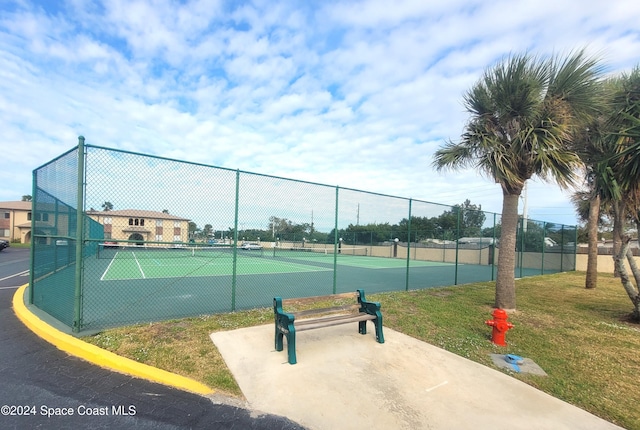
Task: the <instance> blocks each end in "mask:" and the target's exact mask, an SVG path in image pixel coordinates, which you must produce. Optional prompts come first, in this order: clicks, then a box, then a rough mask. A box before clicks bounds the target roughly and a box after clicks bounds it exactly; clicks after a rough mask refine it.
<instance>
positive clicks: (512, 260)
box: [495, 191, 520, 311]
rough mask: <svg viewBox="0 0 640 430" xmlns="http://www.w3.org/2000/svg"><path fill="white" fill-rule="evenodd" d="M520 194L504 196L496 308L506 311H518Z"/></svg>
mask: <svg viewBox="0 0 640 430" xmlns="http://www.w3.org/2000/svg"><path fill="white" fill-rule="evenodd" d="M519 197H520V194H507V192H506V191H503V194H502V219H501V223H502V231H501V234H500V253H499V254H498V275H497V278H496V302H495V307H496V308H501V309H504V310H506V311H514V310H515V309H516V286H515V278H514V276H515V268H516V232H517V228H518V199H519Z"/></svg>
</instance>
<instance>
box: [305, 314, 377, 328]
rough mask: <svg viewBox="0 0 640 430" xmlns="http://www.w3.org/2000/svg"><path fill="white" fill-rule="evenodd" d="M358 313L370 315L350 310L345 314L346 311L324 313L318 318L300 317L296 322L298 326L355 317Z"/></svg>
mask: <svg viewBox="0 0 640 430" xmlns="http://www.w3.org/2000/svg"><path fill="white" fill-rule="evenodd" d="M358 315H368V314H366V313H365V312H355V313H354V312H350V313H348V314H345V313H344V312H343V313H341V314H338V315H336V314H330V315H324V316H321V317H317V318H307V319H299V320H295V322H294V324H295V326H296V327H299V326H302V325H305V324H311V323H312V322H314V321H332V320H347V319H349V318H351V317H355V316H358Z"/></svg>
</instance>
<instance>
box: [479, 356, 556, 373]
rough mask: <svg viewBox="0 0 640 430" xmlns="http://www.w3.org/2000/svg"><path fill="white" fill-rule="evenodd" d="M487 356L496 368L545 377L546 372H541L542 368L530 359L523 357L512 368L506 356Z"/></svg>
mask: <svg viewBox="0 0 640 430" xmlns="http://www.w3.org/2000/svg"><path fill="white" fill-rule="evenodd" d="M489 356H490V357H491V360H492V361H493V364H495V365H496V367H500V368H502V369H506V370H507V371H509V372H516V373H531V374H532V375H538V376H547V372H545V371H544V370H542V368H541V367H540V366H538V364H537V363H536V362H535V361H533V360H532V359H530V358H526V357H523V358H522V361H521V362H519V363H514V364H515V366H514V364H512V363H510V362H509V361H507V359H506V357H507V356H506V355H504V354H489Z"/></svg>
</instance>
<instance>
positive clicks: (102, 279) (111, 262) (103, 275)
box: [100, 251, 120, 281]
mask: <svg viewBox="0 0 640 430" xmlns="http://www.w3.org/2000/svg"><path fill="white" fill-rule="evenodd" d="M119 252H120V251H116V255H114V256H113V258H112V259H111V261H110V262H109V265H108V266H107V269H106V270H105V271H104V273H103V274H102V276H101V277H100V280H101V281H104V277H105V276H106V275H107V272H108V271H109V269H110V268H111V265H112V264H113V262H114V261H115V259H116V257H117V256H118V253H119Z"/></svg>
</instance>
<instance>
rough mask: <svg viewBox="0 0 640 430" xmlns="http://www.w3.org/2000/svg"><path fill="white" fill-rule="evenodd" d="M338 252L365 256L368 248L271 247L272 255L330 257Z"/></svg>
mask: <svg viewBox="0 0 640 430" xmlns="http://www.w3.org/2000/svg"><path fill="white" fill-rule="evenodd" d="M336 252H337V253H338V256H341V255H353V256H367V255H369V248H366V247H345V246H342V247H340V248H338V249H335V248H334V247H326V248H319V247H281V246H276V247H274V248H273V256H274V257H289V258H296V257H298V258H306V257H332V258H333V256H334V255H335V254H336Z"/></svg>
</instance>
